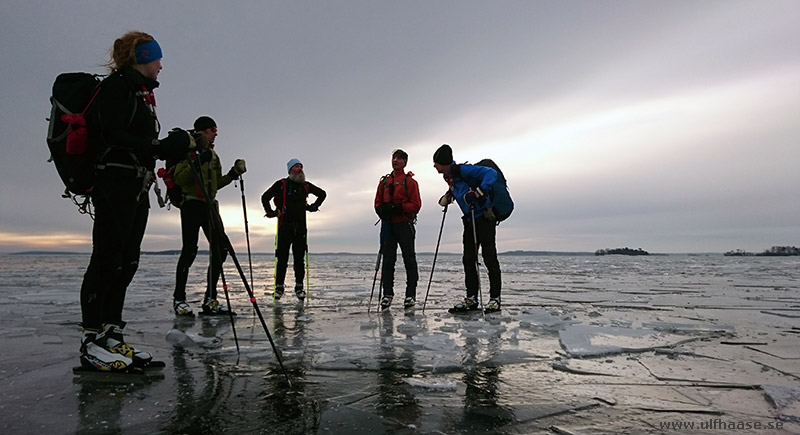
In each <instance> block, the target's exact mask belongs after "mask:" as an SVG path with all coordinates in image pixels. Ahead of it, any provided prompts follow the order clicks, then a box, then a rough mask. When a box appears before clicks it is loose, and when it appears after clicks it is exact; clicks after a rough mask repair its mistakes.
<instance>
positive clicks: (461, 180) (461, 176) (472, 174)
mask: <svg viewBox="0 0 800 435" xmlns="http://www.w3.org/2000/svg"><path fill="white" fill-rule="evenodd" d="M444 179H445V181H447V182H448V184H449V185H450V194H451V195H453V198H455V200H456V202H457V203H458V206H459V207H460V208H461V211H462V213H464V216H463V217H462V219H464V221H465V222H469V221H470V220H471V219H472V207H471V206H470V205H469V204H467V201H465V200H464V195H466V194H467V192H469V191H470V190H474V189H475V188H478V187H479V188H480V189H481V191H482V192H483V194H484V195H486V201H485V202H483V204H481V203H480V202H478V203H475V218H476V219H477V218H478V217H481V216H483V214H484V212H485V211H486V210H487V209H488V208H489V207H491V206H492V200H491V194H492V186H493V185H494V182H495V181H497V171H495V170H494V169H492V168H490V167H487V166H478V165H470V164H463V165H458V164H456V162H455V161H453V163H451V164H450V172H448V173H447V174H445V175H444Z"/></svg>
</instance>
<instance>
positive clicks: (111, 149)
mask: <svg viewBox="0 0 800 435" xmlns="http://www.w3.org/2000/svg"><path fill="white" fill-rule="evenodd" d="M161 57H162V52H161V47H160V46H159V45H158V43H157V42H156V41H155V39H154V38H153V37H152V36H150V35H148V34H147V33H144V32H128V33H126V34H125V35H123V36H121V37H120V38H118V39H117V40H116V41H114V45H113V47H112V49H111V60H110V61H109V63H108V64H107V66H108V68H109V69H110V71H111V74H109V76H108V77H106V78H105V79H104V80H103V81H102V83H101V84H100V87H99V89H98V91H97V93H96V98H95V104H94V106H93V108H92V110H91V111H90V112H89V113H87V114H86V118H87V119H86V121H87V129H88V131H89V149H90V150H95V151H93V153H94V155H96V156H97V157H96V161H95V177H94V186H93V187H92V190H91V201H92V204H93V206H94V224H93V225H94V226H93V228H92V256H91V259H90V260H89V266H88V267H87V269H86V273H85V274H84V276H83V283H82V284H81V294H80V301H81V317H82V319H81V325H82V327H83V337H82V339H81V348H80V349H81V356H80V361H81V365H83V366H84V367H86V368H88V369H93V370H99V371H117V372H118V371H122V372H124V371H129V370H130V368H131V367H134V368H135V367H144V366H147V365H148V364H150V362H151V360H152V358H153V357H152V355H151V354H150V353H149V352H143V351H141V350H139V349H134V348H133V347H132V346H130V345H129V344H127V343H126V342H125V340H124V338H123V335H122V329H123V328H124V327H125V321H123V320H122V311H123V307H124V305H125V293H126V292H127V289H128V285H129V284H130V283H131V281H132V280H133V277H134V275H135V274H136V270H137V268H138V266H139V253H140V250H141V244H142V239H143V238H144V233H145V228H146V227H147V218H148V215H149V211H150V200H149V188H150V185H151V184H152V180H153V179H154V177H153V171H154V169H155V161H156V159H161V160H164V159H167V158H173V156H175V155H186V152H188V151H189V150H190V149H191V148H192V147H193V143H194V142H193V139H192V138H191V136H190V135H189V133H188V132H186V131H183V130H173V131H172V132H170V134H169V135H168V136H167V137H166V138H164V139H161V140H159V139H158V135H159V133H160V130H161V126H160V125H159V122H158V117H157V116H156V99H155V95H154V94H153V90H154V89H155V88H156V87H158V85H159V83H158V81H157V79H158V74H159V72H160V71H161Z"/></svg>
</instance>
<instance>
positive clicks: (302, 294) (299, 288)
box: [294, 284, 306, 301]
mask: <svg viewBox="0 0 800 435" xmlns="http://www.w3.org/2000/svg"><path fill="white" fill-rule="evenodd" d="M294 294H295V296H297V299H298V300H300V301H302V300H304V299H305V298H306V291H305V290H303V285H302V284H300V285H295V286H294Z"/></svg>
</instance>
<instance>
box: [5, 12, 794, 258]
mask: <svg viewBox="0 0 800 435" xmlns="http://www.w3.org/2000/svg"><path fill="white" fill-rule="evenodd" d="M128 30H142V31H146V32H148V33H151V34H152V35H154V36H155V38H156V39H157V40H158V41H159V43H160V44H161V46H162V48H163V52H164V58H163V66H164V69H163V71H162V72H161V75H160V76H159V81H160V82H161V86H160V87H159V88H158V89H157V91H156V99H157V102H158V116H159V118H160V120H161V125H162V127H163V133H164V134H166V132H167V131H168V130H169V129H170V128H172V127H175V126H180V127H183V128H190V127H191V125H192V122H193V121H194V119H195V118H196V117H197V116H199V115H210V116H211V117H213V118H214V119H216V121H217V124H218V125H219V137H218V138H217V152H218V153H219V155H220V158H221V159H222V162H223V165H224V166H225V168H227V167H229V166H230V164H232V163H233V161H234V159H236V158H244V159H246V160H247V166H248V172H247V173H246V174H245V176H244V178H245V187H246V189H245V198H246V202H247V215H248V218H249V223H250V225H249V230H250V231H249V232H250V242H251V246H252V250H253V251H254V252H269V251H271V250H272V249H273V247H274V232H275V220H274V219H271V220H268V219H266V218H264V217H263V210H262V208H261V204H260V196H261V194H262V193H263V192H264V190H266V188H267V187H269V186H270V185H271V184H272V183H273V182H274V181H275V180H277V179H279V178H282V177H284V176H285V175H286V162H287V161H288V160H289V159H291V158H293V157H296V158H299V159H300V160H301V161H302V162H303V163H304V166H305V170H306V174H307V176H308V178H309V180H310V181H312V182H313V183H315V184H317V185H318V186H320V187H322V188H323V189H325V190H326V191H327V192H328V199H327V201H326V202H325V203H324V204H323V206H322V208H321V209H320V211H319V212H318V213H314V214H311V215H309V228H310V235H309V246H310V250H311V252H331V251H351V252H377V249H378V227H375V226H373V224H374V223H375V221H376V216H375V213H374V212H373V210H372V200H373V198H374V195H375V189H376V187H377V183H378V180H379V178H380V176H381V175H383V174H385V173H387V172H389V171H390V170H391V165H390V158H391V151H392V150H393V149H394V148H398V147H399V148H403V149H404V150H406V151H407V152H408V153H409V155H410V157H409V162H408V167H407V169H408V170H411V171H412V172H414V173H415V174H416V175H415V177H416V179H417V180H418V181H419V185H420V190H421V193H422V201H423V206H422V211H421V213H420V215H419V220H418V224H417V250H418V251H420V252H423V251H429V252H432V251H433V250H434V248H435V246H436V237H437V234H438V231H439V225H440V223H441V220H442V213H441V207H439V206H438V205H437V204H436V200H437V199H438V198H439V196H440V195H441V194H442V193H443V192H444V190H445V187H446V186H445V184H444V182H443V181H442V179H441V176H440V175H438V174H437V173H436V171H435V170H434V169H433V167H432V154H433V152H434V151H435V150H436V148H437V147H438V146H439V145H441V144H442V143H449V144H450V145H451V146H452V147H453V149H454V156H455V159H456V160H457V161H459V162H463V161H470V162H475V161H477V160H480V159H481V158H484V157H491V158H493V159H494V160H495V161H496V162H497V163H498V164H499V165H500V167H501V168H502V169H503V171H504V172H505V174H506V176H507V178H508V180H509V186H510V189H511V193H512V196H513V198H514V200H515V203H516V209H515V211H514V214H513V215H512V216H511V218H509V220H507V221H506V222H504V223H503V224H502V225H501V226H500V227H499V230H498V235H497V239H498V241H497V243H498V249H499V250H500V251H508V250H517V249H522V250H555V251H594V250H596V249H600V248H615V247H625V246H627V247H631V248H643V249H646V250H648V251H651V252H665V253H679V252H724V251H727V250H731V249H737V248H741V249H746V250H748V251H754V252H760V251H762V250H764V249H766V248H769V247H770V246H773V245H795V246H800V198H798V188H800V170H798V163H800V143H799V142H800V141H799V139H800V49H798V47H800V2H797V1H795V0H786V1H772V0H765V1H757V2H755V1H663V0H658V1H603V2H598V1H470V0H459V1H393V2H388V1H386V2H382V1H258V2H256V1H252V2H251V1H227V2H219V1H200V0H192V1H163V0H159V1H137V2H130V1H124V2H123V1H104V2H97V1H88V0H84V1H70V2H66V3H65V2H62V1H52V0H47V1H39V0H37V1H28V0H6V1H3V2H2V4H0V41H2V42H0V58H2V62H1V63H0V71H2V78H3V86H2V87H0V104H2V116H0V126H2V133H3V135H2V140H3V142H4V145H3V149H5V150H6V151H7V152H6V154H5V158H2V159H0V173H2V177H3V182H2V189H0V207H1V209H0V210H1V211H0V252H16V251H22V250H34V249H35V250H38V249H48V250H72V251H83V252H89V251H90V250H91V237H90V235H91V224H92V223H91V220H90V219H89V218H88V217H87V216H82V215H79V214H78V213H77V211H76V208H75V207H74V206H73V205H72V203H71V202H70V201H68V200H65V199H62V198H61V197H60V194H61V191H62V190H63V188H62V185H61V181H60V179H59V178H58V175H57V173H56V170H55V167H54V166H53V165H52V164H49V163H47V162H46V160H47V158H48V157H49V152H48V151H47V146H46V143H45V137H46V130H47V122H46V121H45V118H46V117H47V116H48V115H49V110H50V107H49V102H48V98H49V96H50V91H51V86H52V82H53V80H54V78H55V77H56V75H57V74H59V73H60V72H67V71H88V72H95V73H103V72H104V70H103V68H102V67H101V66H100V65H102V64H103V63H104V62H106V61H107V59H108V51H109V48H110V47H111V45H112V43H113V41H114V39H116V38H117V37H119V36H120V35H122V34H123V33H124V32H126V31H128ZM162 165H163V163H161V164H160V165H159V166H162ZM151 195H152V194H151ZM151 198H152V196H151ZM218 199H219V201H220V204H221V208H222V216H223V220H224V222H225V226H226V228H227V231H228V234H229V235H230V237H231V239H232V241H233V242H234V245H235V246H236V247H237V248H238V249H237V250H238V251H239V252H246V251H245V250H246V244H245V233H244V219H243V210H242V193H241V191H240V190H239V186H238V185H236V186H234V185H231V186H229V187H227V188H225V189H223V190H222V191H221V192H220V193H219V196H218ZM151 202H152V204H153V207H154V208H153V209H152V210H151V214H150V221H149V224H148V228H147V234H146V236H145V239H144V244H143V248H144V249H145V250H163V249H180V243H181V242H180V229H179V228H180V217H179V213H178V211H177V210H174V209H173V210H170V211H168V210H166V209H159V208H158V207H157V205H156V202H155V201H154V200H153V201H151ZM461 228H462V227H461V222H460V219H459V213H458V211H457V210H456V209H451V210H450V211H449V212H448V215H447V219H446V223H445V228H444V235H443V237H442V247H441V250H442V251H448V252H459V251H460V250H461V247H460V243H461ZM204 248H205V242H201V249H204Z"/></svg>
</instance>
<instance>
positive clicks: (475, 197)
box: [464, 188, 486, 206]
mask: <svg viewBox="0 0 800 435" xmlns="http://www.w3.org/2000/svg"><path fill="white" fill-rule="evenodd" d="M464 201H465V202H466V203H467V204H469V205H470V206H474V205H475V204H483V203H484V202H486V196H485V195H484V194H483V192H481V189H480V188H477V189H475V190H470V191H469V192H467V193H465V194H464Z"/></svg>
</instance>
